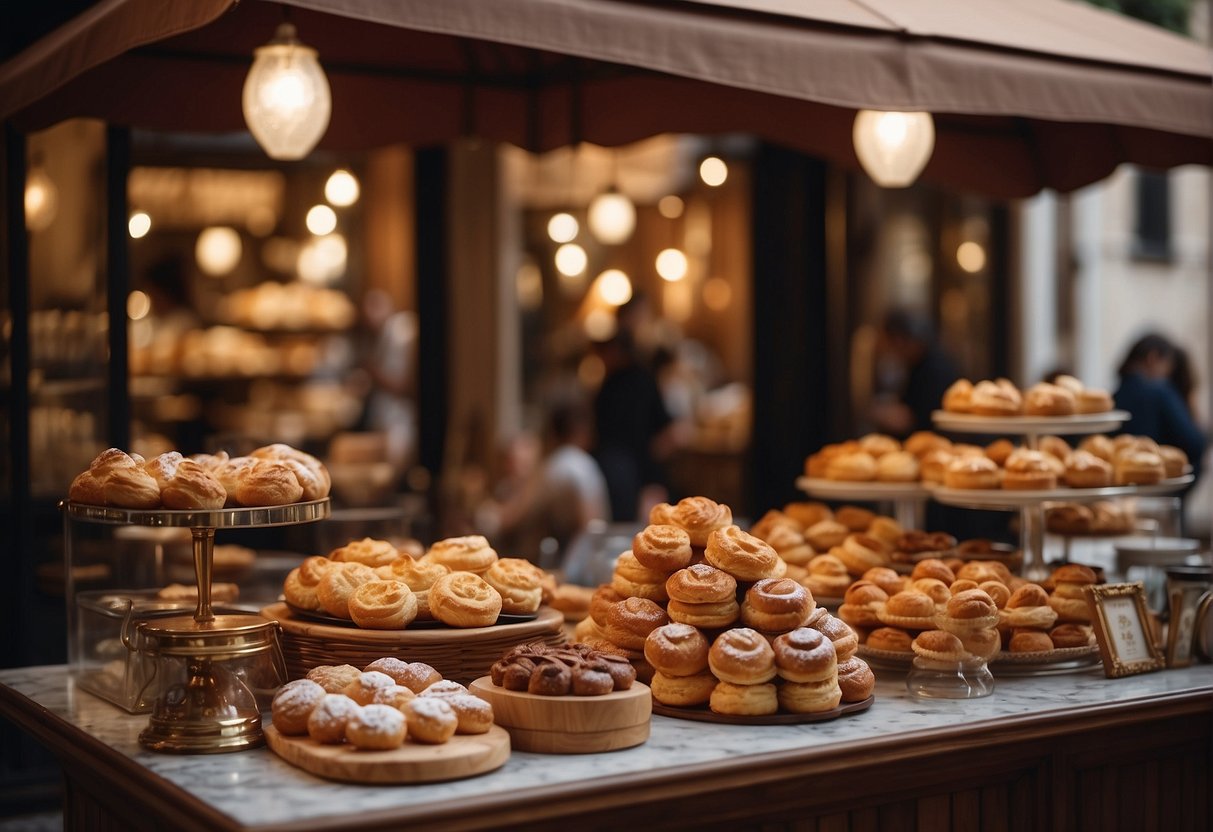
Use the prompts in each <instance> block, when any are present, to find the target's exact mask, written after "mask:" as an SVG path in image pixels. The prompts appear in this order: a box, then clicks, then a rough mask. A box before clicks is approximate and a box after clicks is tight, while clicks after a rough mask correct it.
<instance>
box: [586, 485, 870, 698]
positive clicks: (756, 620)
mask: <svg viewBox="0 0 1213 832" xmlns="http://www.w3.org/2000/svg"><path fill="white" fill-rule="evenodd" d="M788 508H789V509H791V510H790V511H785V512H783V513H782V514H784V515H785V517H786V519H781V518H778V517H771V518H768V519H767V522H766V523H765V524H763V525H764V533H766V534H769V535H772V536H778V535H781V534H784V532H782V531H780V529H783V528H791V529H793V530H798V529H804V523H803V520H804V519H810V520H814V521H815V522H814V524H813V526H814V527H816V526H817V525H819V524H821V523H826V522H829V523H836V521H835V520H834V519H832V518H829V517H826V516H823V515H822V514H821V513H820V512H819V511H818V510H817V509H815V508H814V509H806V508H805V506H802V505H797V506H796V507H795V508H793V507H792V506H789V507H788ZM869 514H870V513H869ZM649 519H650V521H651V523H650V525H649V526H648V527H646V528H645V529H643V530H642V531H641V532H640V533H639V534H637V535H636V537H635V538H634V539H633V542H632V549H631V551H629V552H625V553H623V554H622V555H621V556H620V557H619V560H618V562H617V564H616V568H615V574H614V578H613V580H612V582H611V584H610V585H605V586H602V587H600V588H599V589H598V591H597V592H595V594H594V597H593V599H592V601H591V604H590V617H589V618H588V619H586V620H585V621H584V622H582V623H581V624H580V625H578V628H577V638H578V640H579V641H583V642H585V643H586V644H587V645H588V646H589V647H591V648H594V649H600V650H605V651H607V652H613V653H616V654H619V655H622V656H626V657H627V658H629V659H630V660H631V661H632V662H633V664H634V665H635V666H636V669H637V672H638V673H639V676H640V678H641V679H642V680H646V681H649V683H650V685H651V687H652V692H653V698H654V699H656V700H657V701H658V702H660V703H662V704H665V705H669V706H673V707H699V706H703V705H705V704H706V705H708V706H709V707H710V708H711V709H712V710H713V711H715V712H717V713H721V714H728V715H733V716H752V715H768V714H773V713H776V712H778V711H784V712H789V713H819V712H826V711H831V710H833V709H834V708H836V707H837V706H838V704H839V702H858V701H862V700H864V699H866V698H867V697H868V696H869V695H870V694H871V690H872V686H873V685H874V684H875V678H874V677H873V676H872V673H871V670H870V669H869V668H868V667H867V665H866V663H864V662H863V661H862V660H860V659H858V658H856V657H855V656H854V652H855V648H856V646H857V645H858V639H857V637H856V636H855V633H854V632H852V631H851V629H850V628H849V627H847V626H846V625H845V624H843V623H842V622H841V621H839V620H838V619H836V618H834V617H833V616H831V615H830V614H829V613H828V612H826V611H825V610H824V609H822V608H819V607H818V606H817V604H816V601H815V600H814V598H813V594H812V592H811V591H810V590H809V589H808V588H807V587H806V586H805V585H804V584H802V583H800V582H798V581H796V580H794V579H793V578H790V577H788V564H787V563H786V562H785V561H784V560H783V559H782V558H781V557H780V555H779V553H778V552H777V551H776V549H775V548H774V547H773V546H772V545H770V544H768V543H766V542H765V541H764V540H762V539H760V538H759V537H756V536H754V535H752V534H749V533H747V532H744V531H742V530H741V529H740V528H738V527H737V526H736V525H733V522H732V512H731V511H730V510H729V508H728V506H724V505H721V504H719V503H716V502H714V501H712V500H709V499H707V498H705V497H690V498H687V499H684V500H682V501H680V502H679V503H678V504H677V505H673V506H671V505H668V504H661V505H659V506H657V507H656V508H654V509H653V511H652V513H651V514H650V518H649ZM842 519H843V520H850V521H851V522H855V521H857V520H858V519H859V518H854V517H847V516H846V515H844V516H843V518H842ZM865 522H869V523H870V519H867V520H865ZM836 525H838V526H840V527H841V534H842V537H840V538H838V540H839V541H841V540H842V539H845V536H846V535H849V534H851V532H850V530H849V529H848V528H847V527H846V526H843V525H842V524H841V523H836ZM796 533H797V534H798V535H799V540H798V541H796V540H794V538H793V536H792V535H790V534H788V535H787V541H788V549H790V550H801V551H802V552H803V548H804V547H806V546H809V547H810V549H815V547H813V546H811V545H810V544H809V542H808V540H807V539H806V537H807V536H806V534H805V532H803V531H797V532H796ZM806 579H807V578H806Z"/></svg>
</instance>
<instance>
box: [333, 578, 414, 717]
mask: <svg viewBox="0 0 1213 832" xmlns="http://www.w3.org/2000/svg"><path fill="white" fill-rule="evenodd" d="M349 611H350V618H352V619H354V623H355V624H357V625H358V626H359V627H362V628H363V629H367V630H403V629H404V628H405V627H407V626H408V625H409V624H412V623H413V621H414V619H416V618H417V598H416V597H415V596H414V595H413V590H411V589H409V588H408V585H407V584H404V583H401V582H400V581H368V582H366V583H364V584H362V585H361V586H360V587H358V588H357V589H355V590H354V592H353V594H352V595H350V599H349ZM364 704H365V703H364Z"/></svg>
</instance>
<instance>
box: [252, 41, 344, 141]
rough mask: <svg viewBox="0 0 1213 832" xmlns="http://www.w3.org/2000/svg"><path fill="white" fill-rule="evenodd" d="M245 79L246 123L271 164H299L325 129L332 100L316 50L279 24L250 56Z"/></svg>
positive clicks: (327, 124)
mask: <svg viewBox="0 0 1213 832" xmlns="http://www.w3.org/2000/svg"><path fill="white" fill-rule="evenodd" d="M253 54H254V59H253V66H252V67H251V68H250V69H249V73H248V77H247V78H245V79H244V96H243V103H244V120H245V122H246V123H247V124H248V128H249V131H250V132H251V133H252V134H253V138H255V139H256V140H257V143H258V144H259V145H261V147H262V149H264V150H265V152H266V153H267V154H268V155H269V156H270V158H273V159H302V158H303V157H304V156H306V155H307V154H308V153H310V152H311V151H312V148H313V147H315V146H316V143H317V142H319V141H320V137H321V136H323V135H324V131H325V130H327V129H328V126H329V115H330V113H331V111H332V105H333V102H332V96H331V93H330V92H329V82H328V79H327V78H326V77H325V76H324V70H323V69H321V67H320V62H319V61H318V60H316V50H315V49H312V48H311V47H309V46H304V45H303V44H302V43H301V42H300V41H299V38H298V37H297V36H296V33H295V27H294V26H292V25H291V24H290V23H283V24H281V25H280V26H279V27H278V31H277V32H275V33H274V39H273V40H271V41H270V42H269V43H267V44H266V45H265V46H260V47H258V48H257V49H256V50H255V51H254V53H253Z"/></svg>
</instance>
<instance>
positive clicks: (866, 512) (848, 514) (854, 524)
mask: <svg viewBox="0 0 1213 832" xmlns="http://www.w3.org/2000/svg"><path fill="white" fill-rule="evenodd" d="M834 519H835V520H837V521H838V522H839V523H841V524H842V525H844V526H846V527H847V529H848V530H849V531H852V532H866V531H867V530H868V527H869V526H871V525H872V521H873V520H875V519H876V512H874V511H871V510H870V509H866V508H861V507H859V506H843V507H841V508H840V509H838V511H836V512H834Z"/></svg>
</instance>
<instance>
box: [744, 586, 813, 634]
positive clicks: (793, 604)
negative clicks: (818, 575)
mask: <svg viewBox="0 0 1213 832" xmlns="http://www.w3.org/2000/svg"><path fill="white" fill-rule="evenodd" d="M816 606H817V604H816V602H815V601H814V600H813V596H812V594H810V592H809V591H808V590H807V589H805V588H804V587H803V586H801V585H800V584H798V583H796V582H795V581H793V580H791V579H790V578H763V579H762V580H760V581H756V582H755V583H754V585H753V586H751V587H750V588H749V589H748V590H747V591H746V594H745V601H744V602H742V605H741V621H742V623H743V624H745V625H746V626H747V627H753V628H754V629H756V630H765V631H766V632H769V633H781V632H785V631H787V630H793V629H795V628H797V627H800V626H803V625H804V623H805V622H806V621H807V620H808V618H809V614H810V613H811V612H813V610H814V609H815V608H816Z"/></svg>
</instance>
